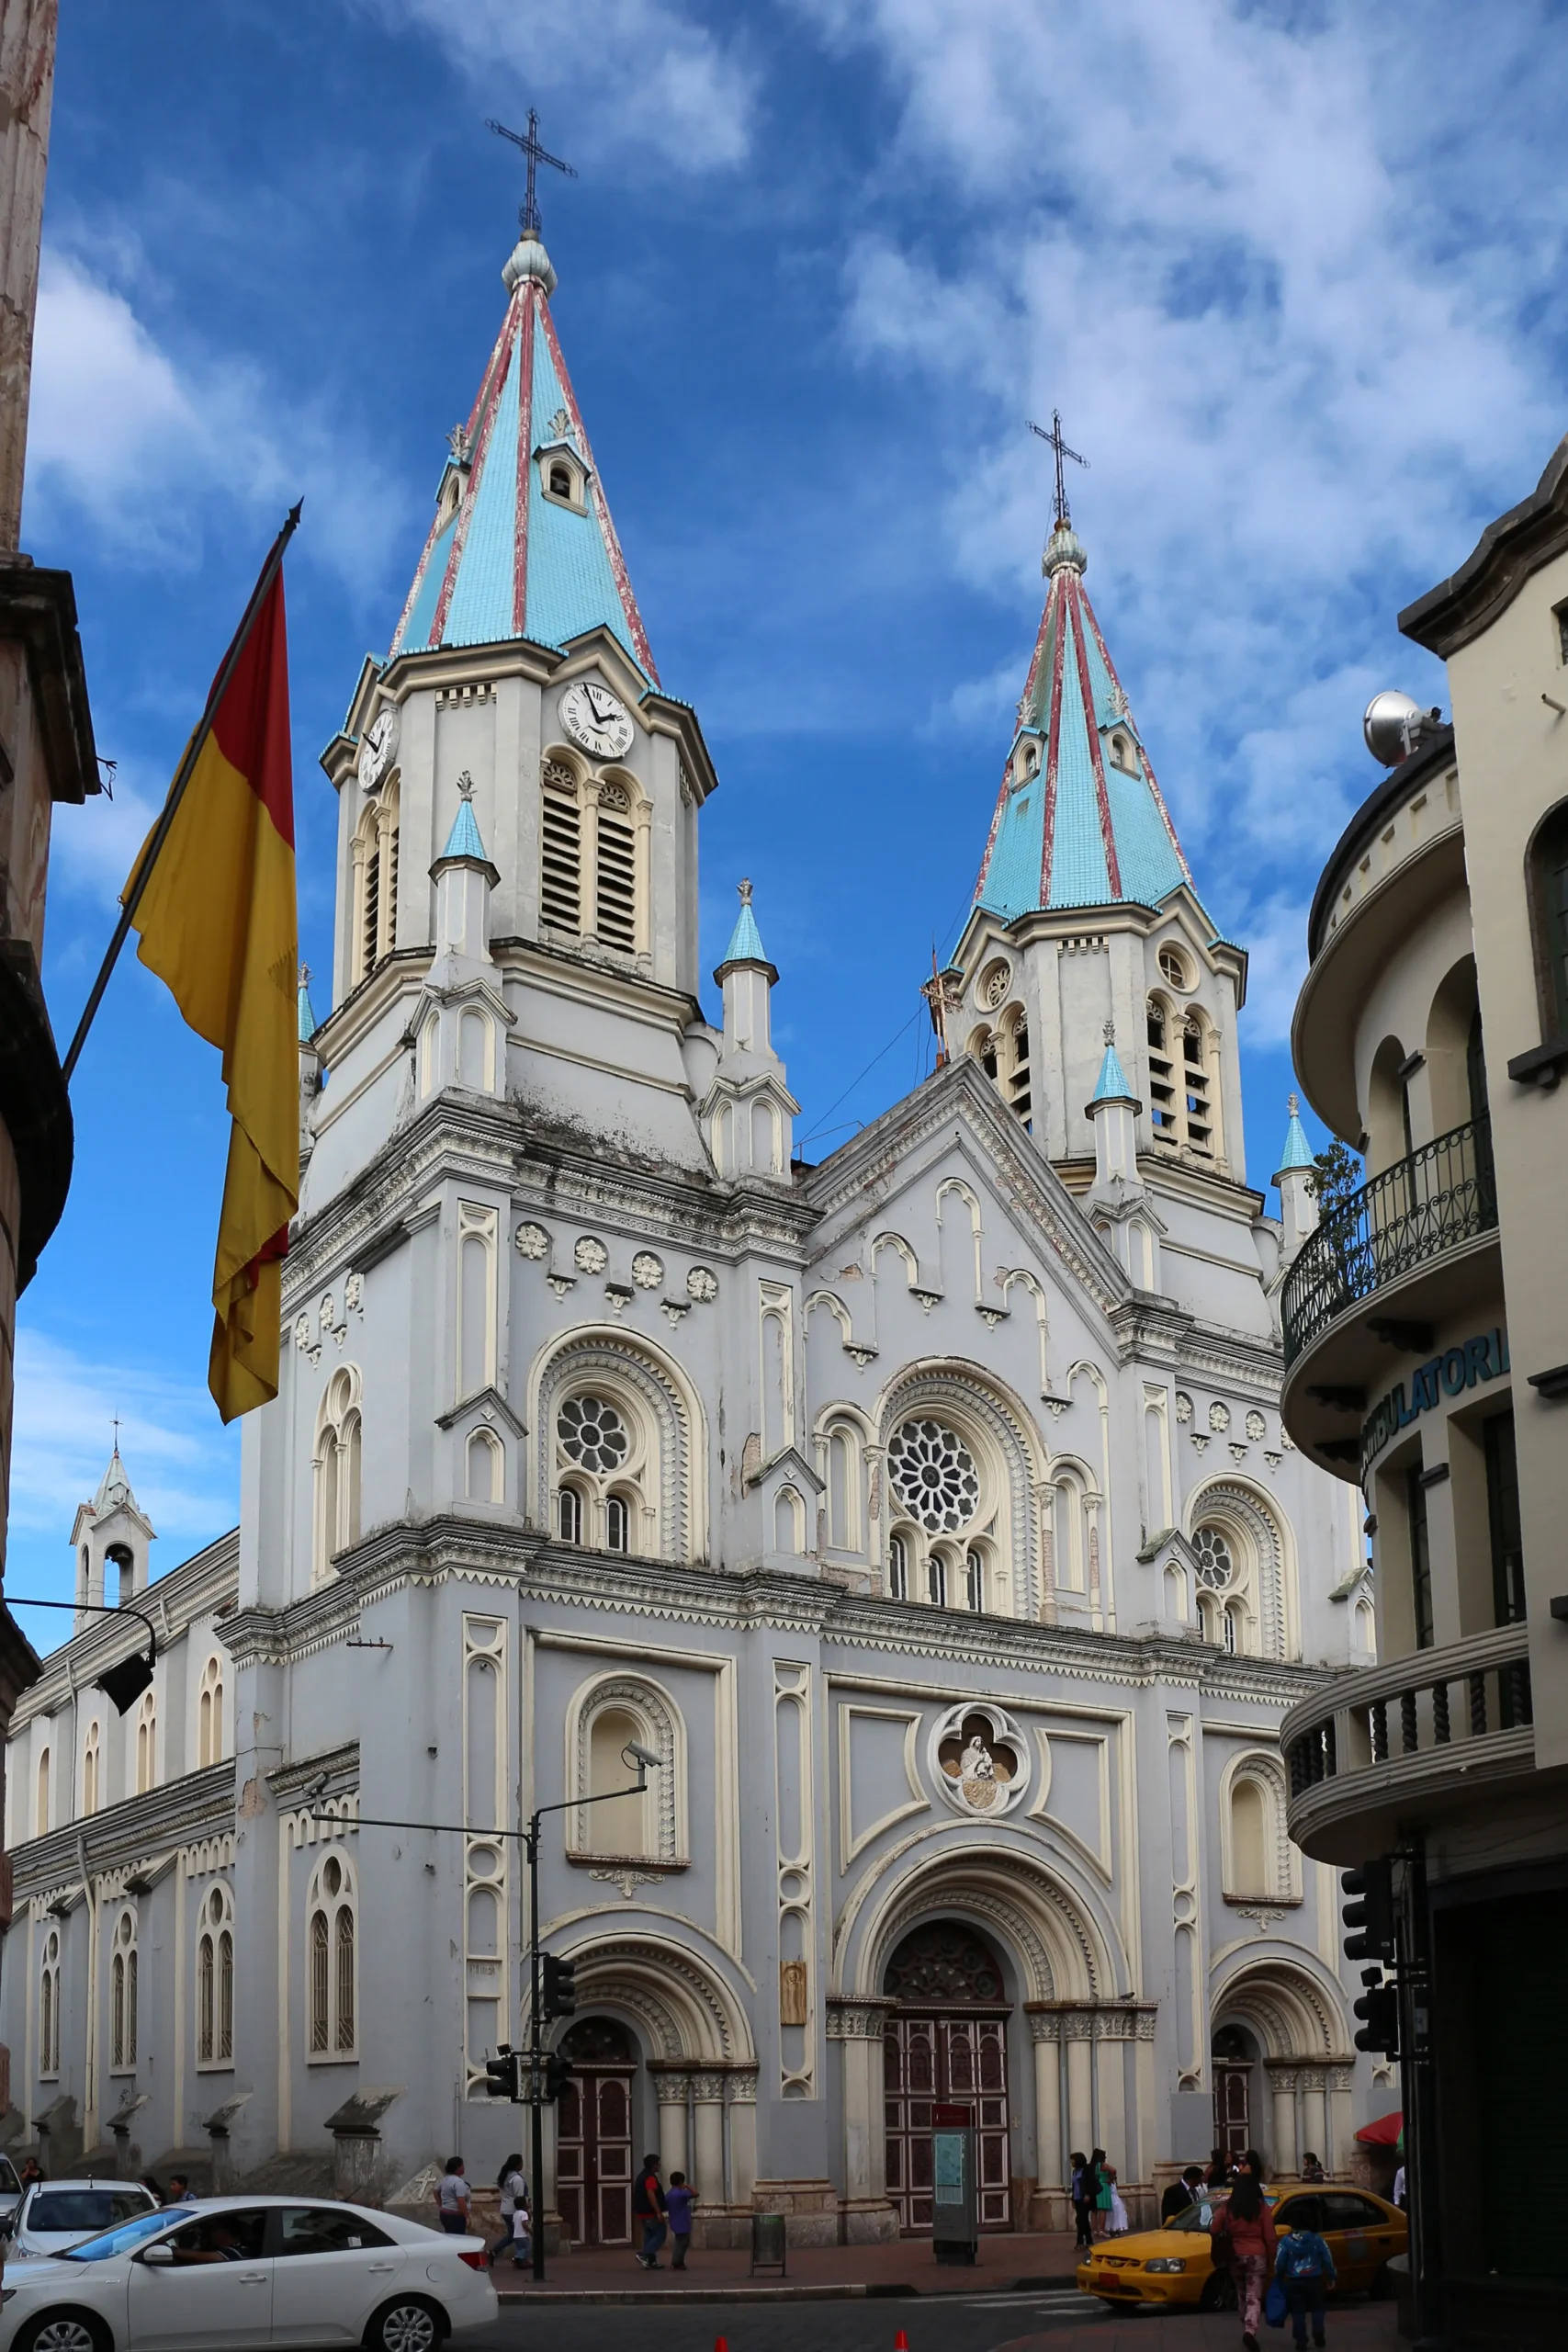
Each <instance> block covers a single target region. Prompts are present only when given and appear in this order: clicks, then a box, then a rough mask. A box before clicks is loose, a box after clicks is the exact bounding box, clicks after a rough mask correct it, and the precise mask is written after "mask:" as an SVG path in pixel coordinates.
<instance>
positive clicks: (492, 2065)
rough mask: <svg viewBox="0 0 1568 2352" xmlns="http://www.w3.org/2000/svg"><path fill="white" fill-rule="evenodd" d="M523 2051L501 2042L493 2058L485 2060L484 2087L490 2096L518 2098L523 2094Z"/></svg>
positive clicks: (508, 2043)
mask: <svg viewBox="0 0 1568 2352" xmlns="http://www.w3.org/2000/svg"><path fill="white" fill-rule="evenodd" d="M524 2064H525V2061H524V2057H523V2052H521V2051H520V2050H513V2048H512V2046H511V2044H510V2042H503V2043H502V2047H501V2048H500V2049H499V2050H498V2051H497V2052H496V2053H495V2056H494V2057H493V2058H487V2059H486V2060H485V2089H486V2090H487V2091H488V2092H489V2094H490V2096H491V2098H510V2099H520V2098H522V2096H523V2067H524Z"/></svg>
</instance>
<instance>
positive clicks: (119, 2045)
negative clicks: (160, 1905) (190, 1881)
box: [109, 1905, 137, 2075]
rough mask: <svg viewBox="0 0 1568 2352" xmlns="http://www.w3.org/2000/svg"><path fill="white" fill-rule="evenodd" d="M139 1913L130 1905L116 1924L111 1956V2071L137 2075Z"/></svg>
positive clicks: (112, 2072) (117, 2073)
mask: <svg viewBox="0 0 1568 2352" xmlns="http://www.w3.org/2000/svg"><path fill="white" fill-rule="evenodd" d="M136 1980H137V1955H136V1913H135V1912H134V1910H132V1909H131V1908H130V1905H127V1906H126V1908H125V1909H124V1910H123V1911H122V1912H121V1913H120V1915H119V1917H118V1919H117V1920H116V1921H115V1928H114V1942H113V1947H112V1949H111V1951H110V1953H109V2071H110V2073H111V2074H116V2075H133V2074H134V2073H135V2072H136V2000H137V1983H136Z"/></svg>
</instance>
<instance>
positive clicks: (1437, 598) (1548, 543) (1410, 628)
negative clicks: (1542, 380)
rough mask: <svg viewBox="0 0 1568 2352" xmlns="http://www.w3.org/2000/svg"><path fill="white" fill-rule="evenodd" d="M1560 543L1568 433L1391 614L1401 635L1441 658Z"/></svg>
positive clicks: (1565, 513) (1567, 497)
mask: <svg viewBox="0 0 1568 2352" xmlns="http://www.w3.org/2000/svg"><path fill="white" fill-rule="evenodd" d="M1564 548H1568V437H1565V438H1564V439H1562V440H1561V441H1560V442H1559V443H1558V445H1557V447H1556V448H1555V449H1554V450H1553V451H1552V453H1551V457H1550V458H1548V459H1547V461H1546V465H1545V468H1544V469H1543V471H1542V473H1541V477H1540V481H1538V482H1537V484H1536V486H1535V488H1534V489H1533V490H1532V491H1531V492H1530V494H1529V497H1528V498H1524V499H1521V500H1520V502H1519V503H1518V504H1517V506H1511V507H1510V508H1509V509H1508V512H1507V513H1506V515H1499V516H1498V517H1497V520H1496V521H1495V523H1488V524H1487V526H1486V528H1485V529H1484V530H1483V532H1482V534H1481V537H1480V538H1479V540H1478V541H1477V542H1476V545H1475V546H1474V548H1472V550H1471V552H1470V554H1469V555H1467V556H1466V558H1465V560H1464V561H1463V562H1462V563H1461V565H1460V568H1459V570H1458V571H1455V572H1453V573H1451V574H1450V577H1449V578H1448V579H1447V580H1443V581H1439V582H1438V585H1437V587H1435V588H1429V589H1428V590H1427V594H1425V595H1424V596H1418V597H1417V598H1416V602H1415V603H1414V604H1413V605H1405V607H1404V611H1403V612H1402V613H1401V614H1400V616H1399V627H1400V629H1401V631H1402V633H1403V634H1404V636H1405V637H1409V638H1414V639H1415V640H1416V644H1417V645H1424V646H1425V647H1426V648H1427V651H1428V652H1430V653H1436V654H1437V655H1438V657H1439V658H1440V659H1441V660H1443V661H1445V662H1446V661H1448V660H1449V658H1450V655H1452V654H1455V653H1457V652H1458V651H1459V650H1460V648H1461V646H1464V645H1468V644H1469V643H1470V642H1471V639H1472V638H1476V637H1479V636H1481V634H1482V633H1483V630H1485V629H1487V628H1490V627H1491V625H1492V623H1493V622H1494V621H1495V620H1497V619H1498V618H1499V617H1500V616H1501V615H1502V614H1504V613H1506V611H1507V609H1508V606H1509V605H1511V604H1512V603H1513V601H1514V599H1515V597H1516V596H1517V594H1518V593H1519V591H1520V589H1521V588H1522V587H1523V586H1524V583H1525V582H1526V581H1527V580H1528V579H1529V576H1530V574H1531V573H1532V572H1535V571H1540V568H1541V566H1542V565H1543V564H1546V563H1550V562H1551V560H1553V558H1554V557H1556V556H1559V555H1561V554H1562V551H1563V549H1564Z"/></svg>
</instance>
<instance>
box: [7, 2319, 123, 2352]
mask: <svg viewBox="0 0 1568 2352" xmlns="http://www.w3.org/2000/svg"><path fill="white" fill-rule="evenodd" d="M13 2340H14V2344H15V2352H113V2346H114V2339H113V2337H112V2336H111V2335H109V2332H108V2329H107V2327H106V2326H105V2325H104V2324H103V2322H102V2321H101V2320H97V2319H95V2318H94V2317H93V2316H92V2314H91V2313H90V2312H40V2313H39V2317H38V2318H37V2319H35V2320H31V2321H29V2322H28V2324H27V2326H25V2327H23V2328H20V2329H18V2331H17V2335H16V2336H15V2338H14V2339H13Z"/></svg>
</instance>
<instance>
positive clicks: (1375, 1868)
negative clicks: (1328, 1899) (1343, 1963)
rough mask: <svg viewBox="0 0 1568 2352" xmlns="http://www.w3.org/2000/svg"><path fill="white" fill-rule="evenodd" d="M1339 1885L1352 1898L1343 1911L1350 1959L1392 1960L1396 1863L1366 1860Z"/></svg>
mask: <svg viewBox="0 0 1568 2352" xmlns="http://www.w3.org/2000/svg"><path fill="white" fill-rule="evenodd" d="M1339 1884H1340V1889H1341V1891H1342V1892H1343V1893H1344V1894H1348V1895H1349V1896H1350V1897H1351V1898H1352V1900H1351V1901H1350V1902H1348V1903H1347V1904H1346V1905H1345V1906H1344V1908H1343V1909H1342V1910H1341V1912H1340V1914H1339V1917H1341V1919H1342V1920H1343V1921H1344V1923H1345V1926H1346V1928H1347V1929H1348V1931H1349V1932H1348V1934H1347V1935H1346V1938H1345V1957H1346V1959H1347V1960H1386V1961H1392V1960H1393V1863H1392V1862H1388V1861H1381V1862H1363V1863H1362V1865H1361V1867H1360V1869H1359V1871H1345V1873H1344V1874H1343V1876H1342V1877H1341V1879H1340V1881H1339ZM1367 2046H1368V2047H1369V2048H1371V2047H1373V2046H1374V2045H1372V2044H1371V2043H1369V2044H1368V2045H1367Z"/></svg>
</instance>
